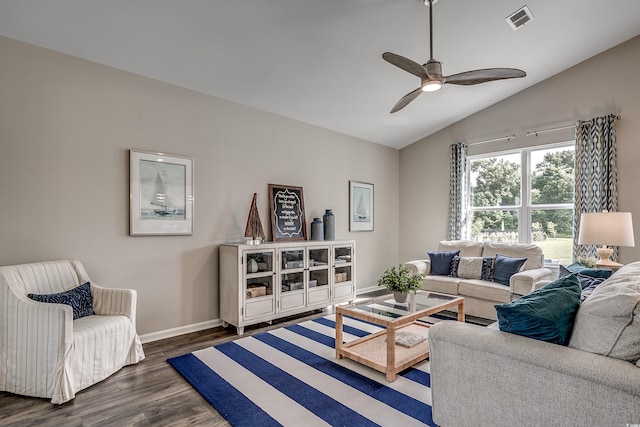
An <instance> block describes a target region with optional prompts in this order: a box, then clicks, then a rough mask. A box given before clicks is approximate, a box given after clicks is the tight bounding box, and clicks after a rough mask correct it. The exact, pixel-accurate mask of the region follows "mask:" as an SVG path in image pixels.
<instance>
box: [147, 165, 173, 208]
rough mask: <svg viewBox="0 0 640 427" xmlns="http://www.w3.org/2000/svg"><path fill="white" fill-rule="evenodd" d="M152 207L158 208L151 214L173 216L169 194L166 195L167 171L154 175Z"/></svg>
mask: <svg viewBox="0 0 640 427" xmlns="http://www.w3.org/2000/svg"><path fill="white" fill-rule="evenodd" d="M150 203H151V204H152V205H154V206H158V207H159V208H158V209H154V210H153V212H154V213H156V214H158V215H160V216H173V215H175V213H176V208H174V207H173V203H171V199H170V198H169V194H168V193H167V171H165V170H161V171H160V172H158V173H157V174H156V185H155V188H154V189H153V194H152V195H151V202H150Z"/></svg>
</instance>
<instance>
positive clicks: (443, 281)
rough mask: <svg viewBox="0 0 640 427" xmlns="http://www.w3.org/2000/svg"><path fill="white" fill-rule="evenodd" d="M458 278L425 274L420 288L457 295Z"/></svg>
mask: <svg viewBox="0 0 640 427" xmlns="http://www.w3.org/2000/svg"><path fill="white" fill-rule="evenodd" d="M459 282H460V279H458V278H457V277H448V276H427V278H426V279H425V280H424V281H423V282H422V289H424V290H426V291H432V292H439V293H441V294H449V295H458V283H459Z"/></svg>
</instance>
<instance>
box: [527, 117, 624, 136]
mask: <svg viewBox="0 0 640 427" xmlns="http://www.w3.org/2000/svg"><path fill="white" fill-rule="evenodd" d="M615 117H616V120H620V116H615ZM575 127H576V125H575V123H574V124H571V125H566V126H558V127H555V128H549V129H542V130H532V131H529V132H527V133H526V134H525V135H526V136H531V135H535V136H538V134H541V133H546V132H555V131H557V130H564V129H571V128H575Z"/></svg>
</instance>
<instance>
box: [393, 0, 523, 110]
mask: <svg viewBox="0 0 640 427" xmlns="http://www.w3.org/2000/svg"><path fill="white" fill-rule="evenodd" d="M437 1H438V0H424V4H425V5H426V6H429V56H430V59H429V60H428V61H427V63H426V64H424V65H420V64H418V63H417V62H415V61H412V60H411V59H408V58H405V57H404V56H400V55H397V54H395V53H391V52H385V53H383V54H382V58H383V59H384V60H385V61H387V62H389V63H390V64H393V65H395V66H396V67H398V68H402V69H403V70H404V71H406V72H408V73H411V74H413V75H415V76H418V77H420V87H419V88H418V89H416V90H414V91H411V92H409V93H408V94H406V95H405V96H403V97H402V98H401V99H400V101H398V102H397V103H396V105H394V106H393V108H392V109H391V113H395V112H396V111H399V110H402V109H403V108H404V107H406V106H407V105H408V104H409V103H410V102H411V101H413V100H414V99H416V98H417V97H418V95H420V94H421V93H422V92H435V91H436V90H439V89H440V88H442V86H443V85H444V84H454V85H467V86H468V85H476V84H479V83H485V82H490V81H493V80H502V79H514V78H519V77H524V76H526V75H527V73H525V72H524V71H522V70H518V69H516V68H484V69H481V70H472V71H464V72H462V73H458V74H453V75H451V76H444V75H442V63H441V62H440V61H436V60H435V59H433V5H434V4H435V3H436V2H437Z"/></svg>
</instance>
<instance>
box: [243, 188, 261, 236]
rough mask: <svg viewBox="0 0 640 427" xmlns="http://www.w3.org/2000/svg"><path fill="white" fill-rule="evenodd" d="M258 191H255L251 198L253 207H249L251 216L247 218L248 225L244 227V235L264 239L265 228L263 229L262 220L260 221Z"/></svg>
mask: <svg viewBox="0 0 640 427" xmlns="http://www.w3.org/2000/svg"><path fill="white" fill-rule="evenodd" d="M257 197H258V195H257V193H253V200H251V208H250V209H249V217H248V218H247V226H246V228H245V229H244V237H251V238H253V239H255V240H259V239H262V240H264V230H263V229H262V221H260V213H259V212H258V206H257V203H256V200H257Z"/></svg>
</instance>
